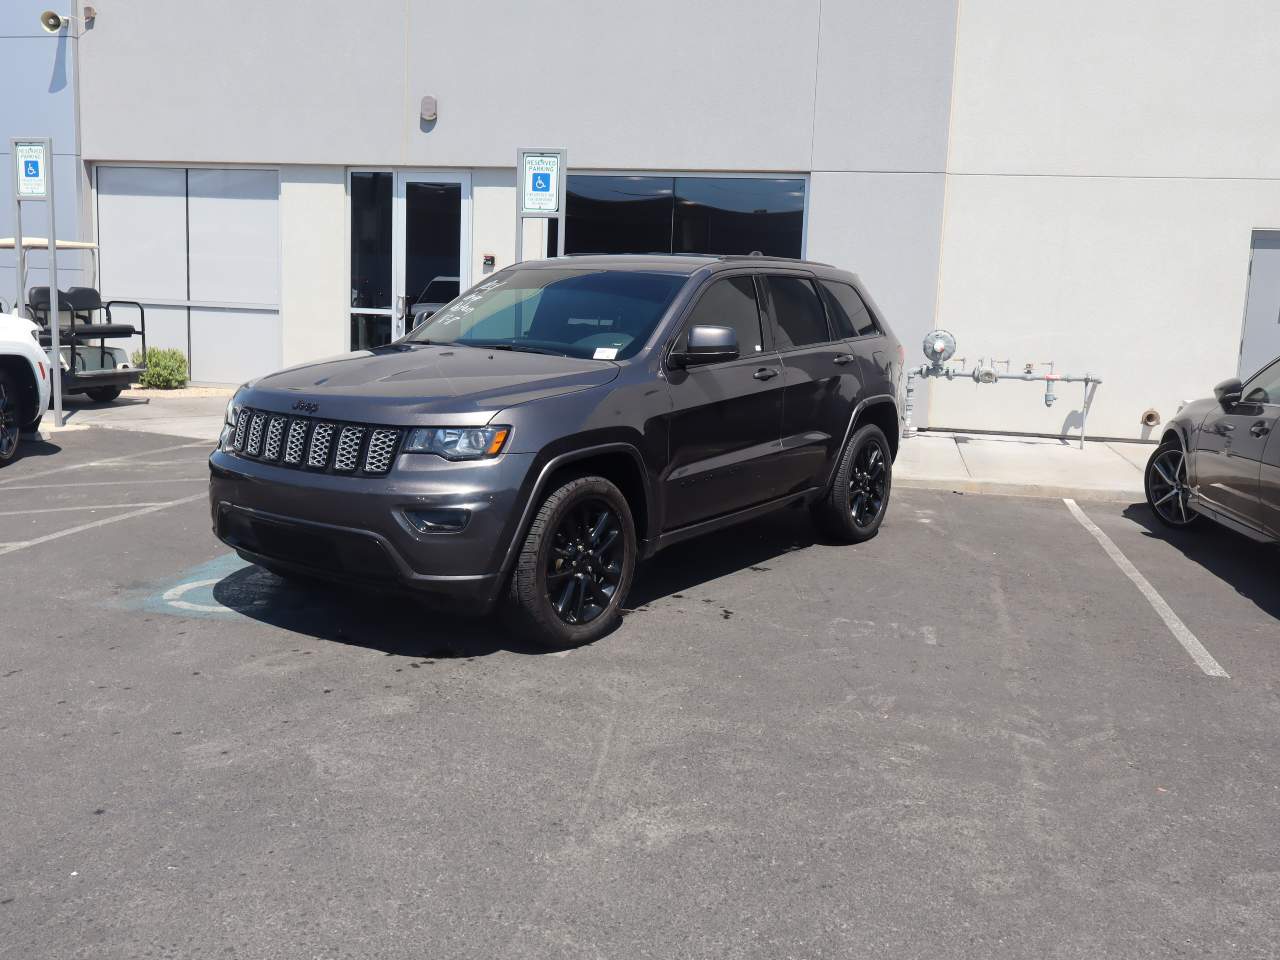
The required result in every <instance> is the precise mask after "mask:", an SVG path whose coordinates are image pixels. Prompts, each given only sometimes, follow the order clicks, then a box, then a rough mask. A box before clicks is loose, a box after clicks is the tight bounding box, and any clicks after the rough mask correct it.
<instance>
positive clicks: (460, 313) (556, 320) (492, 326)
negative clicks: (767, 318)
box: [405, 267, 689, 360]
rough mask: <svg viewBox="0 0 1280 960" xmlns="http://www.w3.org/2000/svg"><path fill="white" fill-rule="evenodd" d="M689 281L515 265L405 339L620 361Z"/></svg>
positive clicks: (681, 276)
mask: <svg viewBox="0 0 1280 960" xmlns="http://www.w3.org/2000/svg"><path fill="white" fill-rule="evenodd" d="M688 279H689V278H688V277H687V276H686V275H685V274H682V273H657V272H642V271H632V270H600V269H587V268H577V269H575V268H573V267H563V268H553V269H548V268H545V267H544V268H538V269H520V268H518V267H517V268H515V269H511V270H505V271H503V272H502V273H500V274H498V275H497V276H495V277H494V278H493V279H492V280H489V281H487V282H485V283H482V284H480V285H479V286H476V287H474V288H472V289H471V290H469V291H467V293H465V294H463V295H462V296H461V297H458V298H457V299H456V300H454V301H452V302H451V303H449V304H446V305H445V306H444V307H443V308H441V310H440V311H439V312H438V313H436V314H435V315H434V316H432V317H431V319H430V320H428V321H426V322H425V323H423V324H422V325H420V326H419V327H417V328H416V329H415V330H414V331H413V332H412V333H410V334H409V335H408V336H407V337H405V342H408V343H415V342H416V343H456V344H459V345H461V346H468V347H489V348H492V349H498V350H514V351H528V352H531V353H555V354H560V355H563V356H568V357H584V358H588V359H594V360H625V359H627V358H628V357H631V356H633V355H634V354H635V353H636V352H637V351H639V350H640V348H641V347H643V346H644V344H645V342H646V341H647V340H648V339H649V335H650V334H651V333H653V328H654V327H655V326H656V325H657V323H658V321H659V320H660V319H661V318H662V315H663V314H664V313H665V312H666V309H667V307H668V306H670V305H671V301H672V300H673V299H674V298H675V295H676V293H677V292H678V291H679V289H680V288H681V287H682V286H683V285H684V283H685V281H686V280H688Z"/></svg>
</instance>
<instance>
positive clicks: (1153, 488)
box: [1144, 440, 1197, 527]
mask: <svg viewBox="0 0 1280 960" xmlns="http://www.w3.org/2000/svg"><path fill="white" fill-rule="evenodd" d="M1145 481H1146V482H1145V484H1144V486H1145V487H1146V493H1147V503H1148V504H1149V505H1150V507H1151V509H1152V511H1153V512H1154V513H1155V515H1156V518H1157V519H1158V520H1159V521H1160V522H1161V523H1163V524H1165V525H1167V526H1170V527H1185V526H1187V525H1189V524H1191V523H1193V522H1194V521H1195V519H1196V516H1197V514H1196V513H1195V511H1193V510H1192V509H1191V507H1190V506H1188V500H1189V498H1190V495H1191V487H1190V485H1189V484H1188V483H1187V456H1186V454H1185V453H1183V451H1182V444H1180V443H1178V442H1177V441H1176V440H1173V441H1166V442H1164V443H1162V444H1160V446H1159V447H1157V448H1156V452H1155V453H1153V454H1152V455H1151V459H1150V460H1148V461H1147V472H1146V476H1145Z"/></svg>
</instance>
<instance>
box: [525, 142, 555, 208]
mask: <svg viewBox="0 0 1280 960" xmlns="http://www.w3.org/2000/svg"><path fill="white" fill-rule="evenodd" d="M518 162H519V164H520V165H521V170H520V173H519V179H520V183H521V189H520V194H521V200H520V212H521V213H522V214H527V213H533V214H551V213H555V212H557V211H558V210H559V209H560V175H561V170H560V163H561V158H560V154H558V153H528V152H524V151H522V152H521V154H520V157H519V160H518Z"/></svg>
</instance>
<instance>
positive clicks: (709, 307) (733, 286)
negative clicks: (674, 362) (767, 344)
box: [676, 277, 764, 357]
mask: <svg viewBox="0 0 1280 960" xmlns="http://www.w3.org/2000/svg"><path fill="white" fill-rule="evenodd" d="M695 326H704V327H732V328H733V330H734V331H735V332H736V333H737V334H738V353H739V355H741V356H744V357H745V356H747V355H748V354H752V353H759V352H760V351H761V350H762V349H763V348H764V338H763V337H762V336H761V334H760V307H759V305H758V304H757V302H756V285H755V283H753V282H752V280H751V278H750V277H728V278H726V279H724V280H716V281H715V282H714V283H712V284H711V286H710V287H708V288H707V289H706V290H705V291H704V292H703V294H702V296H701V297H699V298H698V303H697V305H696V306H694V308H693V313H692V314H691V315H690V316H689V322H688V323H687V324H686V325H685V332H684V333H682V334H681V335H680V340H679V342H678V343H677V344H676V349H677V350H683V349H684V344H685V340H686V339H687V338H688V336H689V328H690V327H695Z"/></svg>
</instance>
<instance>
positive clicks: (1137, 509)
mask: <svg viewBox="0 0 1280 960" xmlns="http://www.w3.org/2000/svg"><path fill="white" fill-rule="evenodd" d="M1124 516H1125V518H1126V519H1129V520H1132V521H1133V522H1134V523H1136V524H1138V526H1140V527H1142V528H1143V530H1144V531H1145V533H1146V535H1147V536H1149V537H1155V538H1157V539H1159V540H1164V541H1166V542H1168V543H1170V544H1172V545H1173V546H1175V547H1177V548H1178V549H1179V550H1180V551H1182V554H1183V556H1185V557H1186V558H1187V559H1189V560H1193V561H1195V562H1196V563H1198V564H1199V565H1200V566H1202V567H1203V568H1204V569H1205V570H1207V571H1208V572H1209V573H1211V574H1213V575H1214V576H1215V577H1217V578H1218V579H1219V580H1222V581H1224V582H1226V583H1228V584H1230V585H1231V586H1232V587H1234V588H1235V590H1236V592H1237V593H1239V594H1240V595H1241V596H1242V597H1244V598H1245V599H1247V600H1250V601H1252V602H1253V603H1254V604H1255V605H1256V606H1257V607H1258V608H1259V609H1260V610H1262V611H1263V612H1264V613H1266V614H1268V615H1269V616H1271V617H1274V618H1276V619H1278V620H1280V591H1278V590H1277V589H1276V583H1275V580H1276V575H1275V571H1276V547H1275V546H1274V545H1273V544H1264V543H1257V542H1256V541H1253V540H1250V539H1249V538H1248V537H1246V536H1243V535H1242V534H1238V533H1236V532H1234V531H1232V530H1228V529H1227V528H1226V527H1223V526H1221V525H1219V524H1217V523H1214V522H1212V521H1210V520H1206V519H1203V518H1202V519H1200V520H1199V521H1197V522H1196V523H1195V525H1194V526H1192V527H1190V528H1187V529H1185V530H1177V529H1173V528H1170V527H1166V526H1164V525H1163V524H1162V523H1160V522H1159V521H1158V520H1157V519H1156V517H1155V514H1153V513H1152V512H1151V508H1150V507H1149V506H1147V504H1145V503H1134V504H1131V505H1129V506H1127V507H1125V508H1124Z"/></svg>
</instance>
